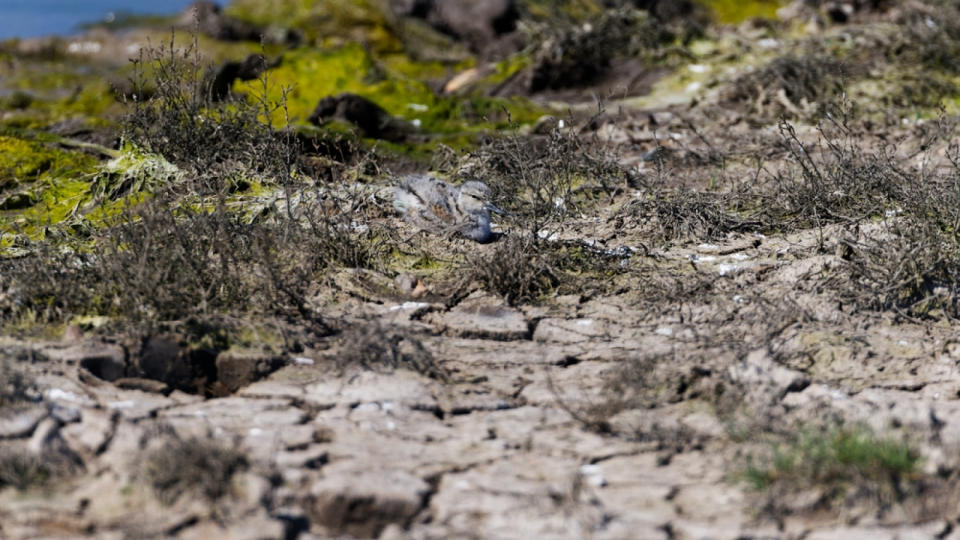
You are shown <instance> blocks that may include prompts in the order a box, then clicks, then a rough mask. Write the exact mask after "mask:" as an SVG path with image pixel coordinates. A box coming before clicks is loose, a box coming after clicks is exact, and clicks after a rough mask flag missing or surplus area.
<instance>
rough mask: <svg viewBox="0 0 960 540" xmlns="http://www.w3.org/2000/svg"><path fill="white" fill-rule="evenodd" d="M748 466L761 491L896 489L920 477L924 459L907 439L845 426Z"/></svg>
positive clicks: (786, 445)
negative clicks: (853, 487) (872, 485)
mask: <svg viewBox="0 0 960 540" xmlns="http://www.w3.org/2000/svg"><path fill="white" fill-rule="evenodd" d="M748 461H749V463H748V465H747V468H746V470H745V471H744V473H743V478H744V480H746V481H747V483H748V484H750V485H751V486H752V487H753V488H754V489H757V490H763V489H767V488H770V487H772V486H774V485H777V484H790V485H796V486H798V487H812V486H823V487H830V488H836V487H840V488H842V487H844V486H847V485H853V484H858V483H861V482H864V481H867V482H873V483H877V484H888V485H895V484H896V483H898V482H899V481H900V480H902V479H906V478H909V477H911V476H912V475H915V474H916V473H917V468H918V466H919V465H920V455H919V454H918V452H917V451H916V450H915V449H914V448H913V447H912V446H910V444H908V443H907V442H905V441H903V440H899V439H896V438H893V437H885V436H879V435H877V434H875V433H874V432H872V431H871V430H869V429H868V428H866V427H863V426H855V427H845V426H844V427H833V428H830V429H827V430H825V431H807V432H803V433H801V434H799V435H798V436H796V437H793V438H791V439H789V440H787V441H785V442H781V443H779V444H776V445H774V447H773V449H772V455H771V456H770V457H769V458H768V459H765V460H763V461H761V462H758V461H756V460H755V458H753V457H750V458H749V460H748Z"/></svg>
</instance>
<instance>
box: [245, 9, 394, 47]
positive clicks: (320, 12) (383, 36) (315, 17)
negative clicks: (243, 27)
mask: <svg viewBox="0 0 960 540" xmlns="http://www.w3.org/2000/svg"><path fill="white" fill-rule="evenodd" d="M226 13H227V14H228V15H231V16H233V17H236V18H238V19H240V20H243V21H246V22H250V23H253V24H256V25H259V26H267V27H269V26H273V27H281V28H291V29H295V30H297V31H299V32H300V33H301V34H302V35H303V37H304V38H305V40H306V41H307V42H308V43H311V44H320V45H326V46H331V45H338V44H343V43H347V42H357V43H364V44H365V45H366V46H368V47H370V48H371V49H372V50H374V51H376V52H378V53H380V52H401V51H403V48H404V47H403V42H402V40H401V38H400V36H399V35H398V34H399V32H398V30H397V25H396V21H395V19H394V17H393V15H392V12H391V10H390V7H389V5H388V4H387V3H386V2H384V1H380V0H277V1H275V2H260V1H258V0H235V1H233V2H231V3H230V5H229V6H228V7H227V9H226Z"/></svg>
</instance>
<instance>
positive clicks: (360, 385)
mask: <svg viewBox="0 0 960 540" xmlns="http://www.w3.org/2000/svg"><path fill="white" fill-rule="evenodd" d="M440 388H441V385H440V384H439V383H437V382H435V381H433V380H432V379H428V378H427V377H424V376H422V375H419V374H417V373H414V372H412V371H407V370H403V369H401V370H397V371H395V372H392V373H380V372H375V371H366V370H359V371H358V372H355V373H352V374H346V376H344V377H341V378H330V379H329V380H324V381H322V382H318V383H313V384H311V385H309V386H307V387H306V394H305V396H304V400H305V401H307V402H309V403H317V404H320V405H322V406H327V405H333V404H340V405H359V404H362V403H388V404H392V405H393V406H402V407H409V408H412V409H423V410H435V409H437V408H438V403H437V398H436V396H435V394H436V393H437V391H438V390H439V389H440Z"/></svg>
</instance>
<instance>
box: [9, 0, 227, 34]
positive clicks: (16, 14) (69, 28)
mask: <svg viewBox="0 0 960 540" xmlns="http://www.w3.org/2000/svg"><path fill="white" fill-rule="evenodd" d="M191 3H192V0H0V39H10V38H15V37H21V38H27V37H38V36H46V35H51V34H60V35H70V34H74V33H77V32H78V31H79V29H78V25H80V24H82V23H89V22H96V21H103V20H107V19H108V17H110V16H111V14H113V16H116V15H120V14H124V13H127V14H137V15H148V14H149V15H169V14H173V13H177V12H179V11H181V10H183V9H184V8H185V7H187V6H188V5H190V4H191ZM221 3H222V2H221Z"/></svg>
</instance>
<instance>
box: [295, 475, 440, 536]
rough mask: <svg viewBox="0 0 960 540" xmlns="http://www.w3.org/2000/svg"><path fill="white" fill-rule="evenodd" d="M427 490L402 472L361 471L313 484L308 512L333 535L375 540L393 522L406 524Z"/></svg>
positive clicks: (426, 487)
mask: <svg viewBox="0 0 960 540" xmlns="http://www.w3.org/2000/svg"><path fill="white" fill-rule="evenodd" d="M429 489H430V486H428V485H427V483H426V482H424V481H423V480H421V479H420V478H417V477H416V476H413V475H412V474H410V473H408V472H405V471H397V470H368V469H365V468H360V469H358V470H356V471H355V472H344V473H341V474H337V475H330V476H327V477H325V478H323V479H322V480H320V481H318V482H317V483H316V484H314V485H313V487H312V488H311V490H310V498H309V500H310V502H309V506H308V508H307V513H308V515H309V517H310V521H311V523H317V524H320V525H323V526H324V527H327V529H328V530H329V531H330V532H331V533H333V534H338V535H339V534H346V535H351V536H357V537H360V538H375V537H377V536H378V535H379V534H380V533H381V532H382V531H383V530H384V528H386V527H387V526H388V525H390V524H392V523H396V524H400V525H404V524H406V523H407V521H408V520H409V519H410V518H411V517H413V516H414V515H415V514H416V513H417V512H418V511H419V510H420V506H421V504H422V501H423V496H424V495H425V494H426V493H427V492H428V491H429Z"/></svg>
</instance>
